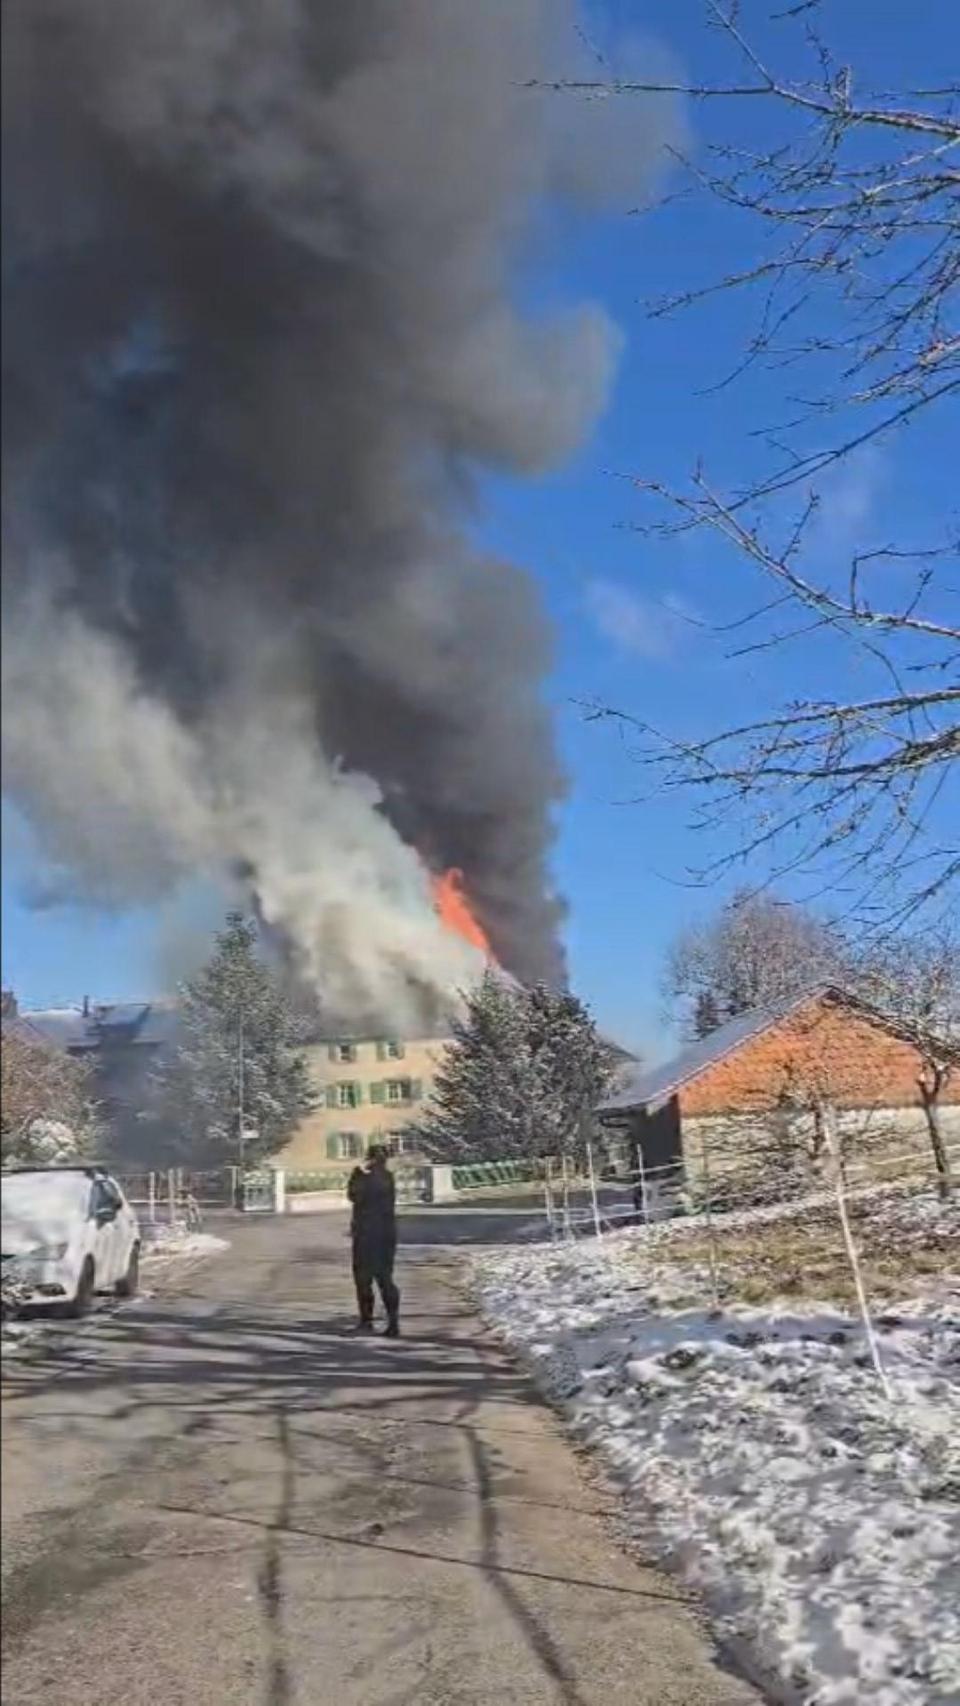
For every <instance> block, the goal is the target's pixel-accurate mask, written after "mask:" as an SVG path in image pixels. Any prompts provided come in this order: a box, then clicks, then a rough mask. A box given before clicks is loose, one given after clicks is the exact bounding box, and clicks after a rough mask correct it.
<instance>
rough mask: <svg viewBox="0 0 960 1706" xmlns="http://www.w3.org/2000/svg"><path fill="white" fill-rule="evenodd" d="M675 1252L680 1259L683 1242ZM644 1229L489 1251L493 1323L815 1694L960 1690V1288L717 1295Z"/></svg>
mask: <svg viewBox="0 0 960 1706" xmlns="http://www.w3.org/2000/svg"><path fill="white" fill-rule="evenodd" d="M676 1254H677V1256H678V1258H680V1260H682V1241H681V1243H680V1245H679V1246H678V1248H677V1251H676ZM663 1257H664V1240H663V1236H662V1234H660V1232H659V1229H658V1231H657V1235H656V1236H654V1237H652V1238H651V1237H650V1236H649V1233H644V1232H643V1231H642V1230H638V1231H636V1232H632V1233H620V1234H617V1235H616V1236H615V1237H611V1238H608V1239H606V1240H604V1241H603V1242H602V1243H601V1244H600V1245H598V1244H597V1243H596V1241H591V1242H590V1243H589V1244H577V1245H570V1244H564V1245H548V1246H545V1247H544V1246H541V1247H539V1248H529V1247H528V1248H526V1249H523V1250H513V1251H504V1252H497V1253H495V1254H492V1253H490V1252H487V1253H485V1254H484V1256H483V1257H482V1258H478V1259H477V1261H476V1262H475V1283H476V1286H477V1289H478V1291H479V1294H480V1298H481V1303H482V1306H483V1308H484V1311H485V1313H486V1314H487V1316H488V1317H489V1318H490V1320H491V1321H492V1322H493V1323H494V1324H495V1325H497V1326H498V1327H499V1328H500V1329H501V1331H502V1332H503V1333H504V1335H505V1336H506V1338H507V1339H508V1340H509V1341H510V1342H511V1343H512V1344H513V1345H514V1346H515V1347H517V1348H518V1349H519V1350H521V1352H522V1353H523V1354H524V1355H525V1357H526V1359H527V1360H528V1362H529V1363H530V1365H531V1366H532V1368H533V1370H534V1372H535V1374H536V1376H537V1378H538V1379H539V1381H540V1382H541V1384H542V1385H543V1387H544V1388H545V1389H546V1390H547V1392H548V1393H549V1394H551V1395H552V1396H553V1397H554V1398H555V1399H557V1400H558V1401H562V1402H563V1403H564V1404H565V1406H566V1408H567V1412H568V1414H569V1416H570V1418H571V1420H572V1422H573V1424H574V1426H575V1428H576V1429H577V1431H578V1432H579V1434H580V1436H581V1438H583V1439H584V1440H585V1441H586V1442H588V1443H590V1444H591V1445H593V1446H595V1447H597V1448H599V1449H600V1450H601V1451H602V1452H603V1453H604V1455H605V1457H606V1459H607V1461H608V1463H609V1464H611V1465H612V1466H613V1467H614V1468H615V1469H616V1471H617V1472H618V1474H619V1476H620V1477H621V1479H622V1480H623V1482H624V1483H625V1486H626V1488H627V1491H628V1512H629V1516H630V1520H631V1522H632V1523H633V1525H634V1527H635V1529H636V1533H637V1536H638V1538H640V1539H641V1540H642V1543H643V1545H644V1547H645V1548H647V1549H649V1547H650V1545H651V1531H652V1536H653V1543H654V1545H655V1546H656V1547H657V1549H658V1550H659V1551H660V1552H661V1555H663V1556H665V1557H666V1558H667V1559H668V1560H669V1561H671V1562H672V1563H673V1564H674V1565H675V1566H677V1567H679V1568H680V1569H681V1570H682V1571H683V1573H684V1574H685V1576H686V1577H687V1579H688V1580H689V1581H690V1582H691V1583H692V1584H693V1585H695V1586H696V1587H697V1588H698V1589H699V1590H700V1591H701V1592H702V1593H703V1595H704V1596H705V1598H706V1600H707V1602H708V1603H709V1604H710V1605H711V1606H712V1607H713V1609H714V1611H715V1612H716V1613H717V1614H718V1618H719V1620H720V1622H721V1625H722V1626H723V1628H724V1629H725V1632H726V1634H727V1636H728V1638H730V1639H731V1640H733V1641H735V1642H738V1643H739V1644H740V1645H741V1646H743V1645H744V1643H746V1645H747V1646H748V1647H749V1648H750V1650H751V1651H752V1653H753V1655H754V1656H755V1658H756V1659H757V1660H758V1661H759V1663H760V1665H761V1667H763V1668H764V1669H765V1670H766V1671H767V1672H768V1674H770V1675H773V1676H779V1678H780V1679H781V1681H782V1683H783V1685H784V1686H785V1688H786V1690H787V1693H788V1697H793V1698H795V1699H797V1700H799V1701H802V1702H804V1703H805V1706H813V1703H816V1706H839V1703H844V1706H846V1703H850V1706H852V1703H853V1702H862V1701H866V1700H869V1701H870V1702H871V1706H947V1702H954V1703H955V1702H956V1701H957V1700H958V1699H960V1502H958V1501H960V1392H958V1387H957V1384H956V1382H957V1375H958V1369H960V1287H956V1286H955V1287H953V1288H952V1289H951V1287H950V1286H949V1285H948V1284H947V1283H946V1282H944V1283H943V1284H942V1285H939V1286H938V1287H937V1288H936V1292H937V1295H934V1296H929V1295H928V1296H925V1297H924V1298H922V1299H920V1300H917V1301H915V1302H913V1303H905V1304H903V1305H902V1306H900V1307H898V1308H896V1309H888V1311H887V1313H885V1314H882V1315H881V1316H880V1319H879V1327H880V1342H881V1345H882V1350H883V1356H884V1360H885V1363H886V1367H887V1370H888V1373H889V1376H890V1380H891V1384H892V1389H893V1393H894V1399H893V1402H892V1403H888V1402H887V1400H886V1399H885V1398H884V1396H883V1394H882V1392H881V1390H880V1387H879V1385H878V1383H877V1380H876V1378H875V1376H874V1375H873V1372H872V1369H871V1367H870V1364H869V1359H868V1357H867V1356H866V1347H865V1344H864V1340H863V1333H862V1330H861V1328H860V1325H859V1322H858V1321H856V1320H854V1319H852V1318H851V1317H850V1316H848V1315H846V1314H845V1313H843V1311H842V1310H839V1309H837V1308H835V1307H832V1306H830V1305H827V1304H823V1305H822V1306H818V1305H816V1304H815V1305H813V1306H808V1305H806V1304H804V1305H803V1308H802V1313H801V1312H797V1305H796V1304H794V1306H793V1308H792V1309H791V1307H790V1306H789V1304H783V1306H780V1305H779V1304H772V1305H768V1306H765V1307H764V1308H763V1309H751V1308H747V1307H745V1306H733V1307H731V1308H729V1309H726V1310H724V1311H720V1310H713V1309H710V1308H709V1307H708V1306H707V1305H706V1304H705V1301H704V1299H705V1275H704V1273H703V1272H702V1270H700V1269H698V1268H694V1267H686V1268H685V1267H683V1266H679V1265H676V1264H675V1263H672V1262H669V1261H665V1260H664V1259H663Z"/></svg>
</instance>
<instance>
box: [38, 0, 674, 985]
mask: <svg viewBox="0 0 960 1706" xmlns="http://www.w3.org/2000/svg"><path fill="white" fill-rule="evenodd" d="M574 22H575V20H574V16H573V11H572V8H571V7H570V5H569V4H568V3H567V0H555V3H554V0H482V3H478V0H456V3H454V0H403V3H402V4H397V0H355V3H350V4H343V3H340V0H337V3H335V0H327V3H325V4H321V3H319V0H313V3H311V0H271V3H270V5H269V6H267V5H265V4H263V0H158V3H157V4H155V5H146V4H144V5H140V4H131V0H16V3H14V4H9V5H8V6H7V7H6V8H5V20H4V23H5V38H6V39H5V50H6V51H5V57H4V80H5V86H6V98H5V103H4V190H5V212H4V220H5V244H4V298H5V317H6V331H5V377H4V425H5V430H4V472H5V490H6V509H5V519H4V529H5V541H6V562H7V568H8V584H7V599H6V610H5V666H4V673H5V681H4V692H5V695H6V698H7V716H6V717H5V784H6V786H7V788H8V789H9V791H10V792H11V794H12V796H13V797H14V799H15V800H16V801H17V803H18V805H19V806H20V808H21V809H22V810H23V811H24V813H25V814H26V816H27V817H28V819H29V821H30V823H31V824H32V826H33V828H34V831H35V833H36V835H37V837H38V839H39V843H40V845H41V847H42V849H43V854H44V858H45V860H46V861H47V863H48V865H49V866H50V867H51V868H52V869H53V870H54V871H56V872H57V873H59V880H60V881H61V882H62V883H63V884H64V885H65V886H69V888H70V890H71V892H73V893H75V894H76V893H79V894H82V895H87V896H90V897H91V898H97V899H108V900H110V901H113V902H116V903H120V904H122V903H124V902H128V901H138V902H142V901H144V900H151V899H153V898H159V897H162V896H164V895H167V894H169V893H170V892H171V891H172V890H174V889H175V888H176V887H177V885H178V884H180V883H182V882H183V881H184V880H185V879H188V878H190V877H192V876H195V875H197V874H198V873H204V872H216V871H217V870H225V871H236V870H237V869H242V870H244V871H245V872H247V873H249V875H250V882H251V884H252V887H253V890H254V892H255V896H256V900H257V904H258V906H259V907H260V909H261V911H262V913H263V916H264V918H265V920H266V921H267V922H268V923H269V924H270V925H271V926H272V927H273V928H274V929H275V930H276V932H277V933H278V934H279V936H280V937H281V938H282V939H283V940H284V941H285V942H286V943H287V945H288V948H289V950H290V952H291V953H292V955H293V957H294V959H295V961H296V964H297V965H298V967H299V968H300V970H301V971H302V972H303V973H304V974H305V975H306V976H307V977H308V978H309V979H310V980H311V981H312V983H313V984H314V985H315V987H316V988H317V989H318V991H319V992H320V993H321V994H322V996H323V997H324V998H325V999H327V1000H328V1001H330V1002H332V1003H335V1004H337V1005H339V1006H340V1007H341V1008H346V1009H350V1010H354V1011H358V1010H360V1009H364V1010H369V1009H370V1008H371V1007H374V1008H376V1009H378V1010H380V1011H383V1012H386V1011H387V1010H389V1011H391V1013H395V1014H396V1015H397V1016H398V1017H402V1016H403V1014H402V1013H401V1008H402V1007H403V1004H404V1002H408V1003H409V1000H410V991H411V989H416V988H418V987H421V988H422V987H426V988H436V987H443V986H445V985H447V984H449V983H451V982H456V981H457V980H458V979H462V978H463V977H464V976H466V975H469V974H470V971H471V969H473V966H474V957H473V953H472V951H471V950H469V949H467V948H466V947H465V946H463V945H461V944H459V943H458V942H455V941H452V940H451V939H450V938H449V937H447V936H446V935H445V933H444V932H442V931H440V929H439V927H438V925H437V923H436V920H435V919H434V917H433V914H432V911H431V908H430V904H429V895H428V888H427V880H426V876H425V872H424V864H423V861H426V862H427V863H429V864H430V865H432V866H434V867H437V868H439V867H445V866H449V865H458V866H460V867H462V869H463V870H464V872H465V874H466V881H467V885H468V888H469V891H470V893H471V896H472V897H473V899H474V902H475V905H476V908H477V910H478V912H479V914H480V916H481V918H482V920H483V922H484V924H485V926H486V928H487V930H488V932H489V934H490V937H491V940H492V943H493V946H494V949H495V951H496V954H497V956H498V957H499V958H500V959H501V961H502V962H503V963H504V965H506V966H507V967H508V968H510V969H511V970H512V971H514V972H515V973H516V974H517V975H518V976H520V977H521V978H532V977H539V976H545V977H547V978H551V979H552V978H556V977H558V976H560V975H562V956H561V949H560V946H559V941H558V926H559V923H560V919H561V910H562V909H561V905H560V902H559V900H558V898H557V897H556V896H555V894H554V893H553V891H552V887H551V881H550V876H549V869H548V862H549V852H550V843H551V835H552V825H551V814H552V811H553V808H554V806H555V804H556V802H557V801H558V799H559V798H560V797H561V795H562V791H563V778H562V776H561V773H560V768H559V765H558V762H557V756H556V752H555V749H554V743H553V739H552V734H551V729H550V724H549V719H548V716H547V714H546V712H545V709H544V706H543V703H542V698H541V688H542V681H543V676H544V673H545V671H546V670H547V668H548V667H549V660H550V640H549V633H548V629H547V625H546V622H545V619H544V615H543V612H542V610H541V608H540V604H539V600H538V597H537V594H536V590H535V588H534V586H533V584H532V583H531V581H530V580H529V579H528V578H527V576H526V575H525V574H524V573H523V572H521V571H520V570H519V569H517V568H516V567H514V566H512V565H510V564H508V563H504V562H500V561H496V560H493V559H491V558H489V557H486V556H484V555H483V554H481V553H479V552H478V551H477V550H476V549H475V548H474V547H473V545H472V544H471V543H470V540H469V536H468V530H469V525H470V520H471V511H472V503H473V485H474V481H475V477H476V474H477V472H478V470H483V469H500V470H505V471H509V472H515V473H520V474H536V473H538V472H540V471H541V470H543V469H546V468H548V467H549V466H551V465H552V464H554V463H555V462H556V461H557V460H558V459H561V458H562V457H564V456H565V455H566V454H567V453H568V452H569V451H570V450H571V449H572V448H573V447H574V446H575V445H576V444H577V443H578V442H579V441H580V440H581V438H582V436H583V434H584V432H585V431H586V430H587V428H588V427H589V425H590V423H591V422H592V420H593V418H594V417H595V415H596V413H597V411H598V409H599V408H600V407H601V406H602V404H603V401H604V399H605V397H606V395H607V391H608V387H609V384H610V380H611V375H612V372H613V368H614V365H615V358H616V351H617V343H618V339H617V334H616V332H615V330H614V328H612V327H611V325H610V324H609V322H608V321H607V319H606V318H605V316H604V315H603V314H602V313H600V312H598V311H597V310H596V309H594V308H591V307H589V306H588V307H576V308H571V309H569V310H564V311H562V312H554V313H551V314H544V315H528V314H525V313H523V312H521V311H520V310H519V309H518V308H517V306H516V304H515V293H514V290H513V287H512V286H513V281H512V276H511V268H512V264H513V260H514V257H515V256H516V254H517V251H518V245H519V244H520V243H521V241H522V239H523V238H524V235H525V233H526V232H527V231H528V229H529V227H530V221H531V210H533V209H535V208H536V207H538V206H543V205H545V204H546V205H548V206H549V205H554V206H555V205H558V204H559V203H560V201H561V200H562V199H563V198H567V199H573V200H581V201H589V200H590V199H591V198H592V197H594V196H595V195H596V194H598V193H604V194H609V195H612V196H614V197H617V196H621V195H623V196H626V195H627V194H629V195H630V196H631V197H635V195H636V193H637V191H638V187H642V185H643V182H644V180H645V178H646V177H647V176H648V175H649V173H650V172H651V171H652V170H653V169H654V168H655V165H656V161H657V155H658V149H659V146H660V144H661V143H662V142H663V140H665V138H667V137H668V136H669V133H670V129H671V127H672V125H673V123H674V115H673V113H672V110H671V109H669V108H661V107H659V106H656V105H654V106H652V107H644V106H633V107H631V105H630V103H628V102H607V103H602V102H592V103H591V102H585V103H575V102H570V101H564V100H560V99H558V98H557V97H556V96H549V95H545V94H540V93H538V92H535V91H530V90H525V89H524V88H523V87H522V84H523V82H524V81H525V79H527V78H529V77H531V76H536V75H540V76H544V75H545V76H550V75H555V74H556V73H557V71H558V70H571V69H573V70H575V69H576V64H575V59H574V58H572V57H571V56H572V55H573V56H575V55H576V53H577V52H578V51H582V48H581V45H580V38H579V37H578V35H577V33H576V31H575V28H574ZM415 849H416V851H415Z"/></svg>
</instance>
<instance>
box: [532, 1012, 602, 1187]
mask: <svg viewBox="0 0 960 1706" xmlns="http://www.w3.org/2000/svg"><path fill="white" fill-rule="evenodd" d="M523 1005H524V1008H525V1014H526V1025H527V1041H528V1045H529V1048H530V1052H531V1057H532V1063H533V1069H534V1073H535V1079H536V1084H535V1089H534V1099H533V1110H534V1123H535V1132H534V1152H535V1153H536V1154H538V1155H560V1154H564V1153H566V1154H575V1153H582V1152H583V1150H584V1148H585V1145H586V1144H587V1142H588V1141H589V1140H590V1138H591V1136H592V1134H593V1127H594V1118H595V1110H596V1107H597V1104H598V1102H599V1101H600V1100H601V1098H602V1096H603V1094H604V1092H605V1091H606V1090H607V1088H608V1087H609V1084H610V1081H611V1076H612V1073H611V1064H610V1059H609V1055H608V1052H607V1050H606V1049H605V1048H604V1045H603V1043H602V1041H601V1039H600V1037H599V1036H598V1035H597V1028H596V1026H595V1024H594V1022H593V1018H592V1016H591V1014H590V1011H589V1009H588V1008H587V1007H586V1006H585V1005H584V1003H583V1002H582V1001H580V1000H579V999H578V997H577V996H576V995H573V994H571V992H570V991H569V990H556V989H550V988H548V986H547V985H546V984H544V983H538V984H536V985H535V986H534V987H533V988H532V989H530V990H528V991H525V992H524V997H523Z"/></svg>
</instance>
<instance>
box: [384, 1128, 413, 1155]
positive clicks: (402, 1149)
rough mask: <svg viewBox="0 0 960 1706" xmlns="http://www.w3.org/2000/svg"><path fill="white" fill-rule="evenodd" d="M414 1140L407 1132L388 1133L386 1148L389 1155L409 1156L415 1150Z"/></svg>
mask: <svg viewBox="0 0 960 1706" xmlns="http://www.w3.org/2000/svg"><path fill="white" fill-rule="evenodd" d="M416 1147H417V1144H416V1139H415V1138H414V1136H413V1134H412V1133H411V1132H409V1131H388V1132H387V1148H388V1149H389V1151H390V1154H391V1155H409V1154H410V1152H411V1150H414V1149H416Z"/></svg>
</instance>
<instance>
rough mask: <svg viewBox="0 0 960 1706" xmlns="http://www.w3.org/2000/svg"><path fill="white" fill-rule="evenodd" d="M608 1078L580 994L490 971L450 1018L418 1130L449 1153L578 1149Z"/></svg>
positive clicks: (441, 1153) (483, 1156)
mask: <svg viewBox="0 0 960 1706" xmlns="http://www.w3.org/2000/svg"><path fill="white" fill-rule="evenodd" d="M609 1078H610V1068H609V1063H608V1059H607V1055H606V1051H605V1050H604V1047H603V1044H602V1042H601V1041H600V1039H599V1037H598V1036H597V1033H596V1028H595V1026H594V1023H593V1020H592V1018H591V1017H590V1014H589V1012H588V1011H587V1009H586V1008H585V1007H584V1006H583V1003H582V1002H580V1001H578V1000H577V998H576V996H573V995H570V994H569V993H567V992H564V991H560V992H558V991H555V990H550V989H548V988H547V987H546V985H544V984H538V985H537V986H536V987H535V988H533V989H530V990H527V989H521V988H517V987H515V986H511V985H510V984H508V983H507V982H506V981H505V980H504V979H503V977H502V976H500V975H499V974H498V973H496V972H493V971H488V972H487V974H486V975H485V977H484V979H483V982H482V983H481V984H479V985H478V986H477V988H476V989H474V990H472V991H471V992H470V993H469V994H468V995H467V996H466V998H465V1006H464V1012H463V1015H462V1016H461V1017H459V1018H458V1019H456V1020H455V1021H454V1025H453V1040H452V1042H451V1043H450V1045H449V1047H448V1048H447V1050H446V1054H445V1058H444V1061H443V1064H442V1065H441V1068H440V1070H439V1072H438V1073H437V1076H436V1078H435V1080H434V1086H433V1091H432V1094H431V1098H430V1102H429V1103H428V1105H427V1108H426V1110H425V1113H424V1116H423V1118H422V1119H421V1121H420V1122H419V1124H418V1126H417V1135H418V1136H419V1138H420V1140H421V1142H422V1143H423V1144H424V1147H425V1148H426V1149H427V1150H428V1151H429V1153H431V1154H433V1155H435V1156H437V1157H438V1158H440V1159H444V1160H464V1161H468V1160H469V1161H483V1160H490V1161H493V1160H505V1159H510V1158H512V1157H533V1156H544V1155H556V1154H558V1153H560V1152H561V1150H567V1151H568V1152H572V1151H574V1150H576V1149H578V1148H580V1147H581V1146H582V1144H583V1143H584V1142H585V1141H586V1139H587V1137H588V1136H589V1131H590V1129H591V1126H592V1120H593V1110H594V1109H595V1107H596V1104H597V1102H598V1100H599V1099H600V1096H601V1095H602V1093H603V1091H604V1089H605V1088H606V1086H607V1084H608V1082H609Z"/></svg>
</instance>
